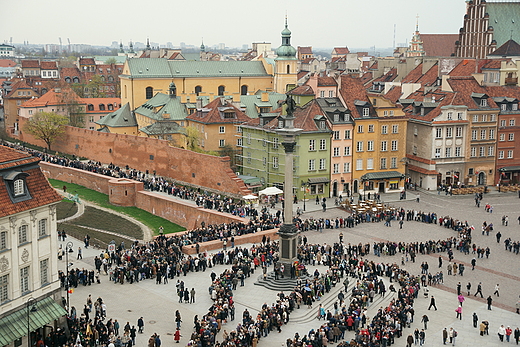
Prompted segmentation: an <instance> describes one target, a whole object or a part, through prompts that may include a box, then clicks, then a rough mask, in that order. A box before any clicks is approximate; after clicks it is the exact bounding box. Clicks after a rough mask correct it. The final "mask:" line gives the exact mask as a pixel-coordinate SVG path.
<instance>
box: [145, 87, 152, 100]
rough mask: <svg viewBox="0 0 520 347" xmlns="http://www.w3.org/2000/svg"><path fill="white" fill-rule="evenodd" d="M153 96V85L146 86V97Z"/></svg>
mask: <svg viewBox="0 0 520 347" xmlns="http://www.w3.org/2000/svg"><path fill="white" fill-rule="evenodd" d="M152 97H153V87H146V98H147V99H151V98H152Z"/></svg>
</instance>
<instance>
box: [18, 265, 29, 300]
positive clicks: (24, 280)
mask: <svg viewBox="0 0 520 347" xmlns="http://www.w3.org/2000/svg"><path fill="white" fill-rule="evenodd" d="M20 291H21V292H22V294H24V293H27V292H28V291H29V267H28V266H26V267H24V268H21V269H20Z"/></svg>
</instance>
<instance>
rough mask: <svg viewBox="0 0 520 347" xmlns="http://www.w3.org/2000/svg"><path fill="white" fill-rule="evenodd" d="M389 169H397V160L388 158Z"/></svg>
mask: <svg viewBox="0 0 520 347" xmlns="http://www.w3.org/2000/svg"><path fill="white" fill-rule="evenodd" d="M390 168H392V169H397V158H395V157H394V158H390Z"/></svg>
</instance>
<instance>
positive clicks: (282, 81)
mask: <svg viewBox="0 0 520 347" xmlns="http://www.w3.org/2000/svg"><path fill="white" fill-rule="evenodd" d="M274 60H275V73H274V90H275V91H276V92H277V93H282V94H284V93H286V92H287V91H289V90H291V89H293V88H294V87H296V82H297V80H298V59H297V58H296V48H294V47H293V46H291V31H290V30H289V28H288V27H287V17H286V18H285V29H283V30H282V45H281V46H280V47H278V48H277V49H276V58H275V59H274Z"/></svg>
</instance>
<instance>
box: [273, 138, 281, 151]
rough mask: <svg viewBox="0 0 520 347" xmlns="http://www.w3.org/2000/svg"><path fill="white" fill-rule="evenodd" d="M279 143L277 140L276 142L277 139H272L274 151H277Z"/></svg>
mask: <svg viewBox="0 0 520 347" xmlns="http://www.w3.org/2000/svg"><path fill="white" fill-rule="evenodd" d="M279 143H280V142H279V140H278V137H275V138H274V139H273V148H274V149H278V145H279Z"/></svg>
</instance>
